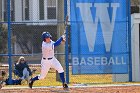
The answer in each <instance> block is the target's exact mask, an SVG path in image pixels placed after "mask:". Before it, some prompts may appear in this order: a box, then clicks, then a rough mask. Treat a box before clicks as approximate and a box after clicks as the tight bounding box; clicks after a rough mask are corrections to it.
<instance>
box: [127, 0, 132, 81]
mask: <svg viewBox="0 0 140 93" xmlns="http://www.w3.org/2000/svg"><path fill="white" fill-rule="evenodd" d="M128 30H129V32H128V35H129V40H128V42H129V82H131V81H132V54H131V53H132V52H131V6H130V0H128Z"/></svg>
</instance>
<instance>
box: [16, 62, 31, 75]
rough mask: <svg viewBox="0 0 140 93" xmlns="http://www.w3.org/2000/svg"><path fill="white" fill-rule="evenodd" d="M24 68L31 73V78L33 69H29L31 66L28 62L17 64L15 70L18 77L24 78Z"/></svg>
mask: <svg viewBox="0 0 140 93" xmlns="http://www.w3.org/2000/svg"><path fill="white" fill-rule="evenodd" d="M24 68H27V70H28V71H29V75H30V76H31V75H32V73H31V69H30V68H29V66H28V64H27V63H26V62H24V63H19V64H15V70H16V73H17V75H18V76H19V77H22V76H23V70H24Z"/></svg>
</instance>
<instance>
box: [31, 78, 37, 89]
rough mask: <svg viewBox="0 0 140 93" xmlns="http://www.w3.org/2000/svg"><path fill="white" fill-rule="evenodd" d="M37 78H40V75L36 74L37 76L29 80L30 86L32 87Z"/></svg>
mask: <svg viewBox="0 0 140 93" xmlns="http://www.w3.org/2000/svg"><path fill="white" fill-rule="evenodd" d="M36 80H39V79H38V76H36V77H34V78H31V79H30V81H29V88H31V89H32V86H33V83H34V81H36Z"/></svg>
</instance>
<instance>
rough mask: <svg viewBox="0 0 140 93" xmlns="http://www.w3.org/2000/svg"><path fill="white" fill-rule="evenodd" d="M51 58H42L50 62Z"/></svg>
mask: <svg viewBox="0 0 140 93" xmlns="http://www.w3.org/2000/svg"><path fill="white" fill-rule="evenodd" d="M52 58H53V57H51V58H44V57H43V59H44V60H46V59H48V60H51V59H52Z"/></svg>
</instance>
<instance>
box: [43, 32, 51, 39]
mask: <svg viewBox="0 0 140 93" xmlns="http://www.w3.org/2000/svg"><path fill="white" fill-rule="evenodd" d="M51 37H52V36H51V34H50V33H49V32H43V33H42V39H43V40H45V38H51Z"/></svg>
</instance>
